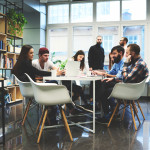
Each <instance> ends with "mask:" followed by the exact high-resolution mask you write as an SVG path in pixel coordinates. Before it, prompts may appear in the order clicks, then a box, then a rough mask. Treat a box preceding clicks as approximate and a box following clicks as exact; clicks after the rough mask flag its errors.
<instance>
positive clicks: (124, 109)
mask: <svg viewBox="0 0 150 150" xmlns="http://www.w3.org/2000/svg"><path fill="white" fill-rule="evenodd" d="M126 103H127V102H126V101H124V108H123V114H122V119H121V120H123V119H124V115H125V111H126Z"/></svg>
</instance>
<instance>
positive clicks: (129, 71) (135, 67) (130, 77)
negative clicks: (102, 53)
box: [122, 57, 149, 83]
mask: <svg viewBox="0 0 150 150" xmlns="http://www.w3.org/2000/svg"><path fill="white" fill-rule="evenodd" d="M148 73H149V71H148V68H147V65H146V63H145V62H144V61H143V59H142V58H141V57H139V58H137V59H136V61H135V63H134V64H131V65H130V66H128V63H124V67H123V71H122V75H123V82H125V83H138V82H141V81H142V80H144V79H145V77H146V76H148Z"/></svg>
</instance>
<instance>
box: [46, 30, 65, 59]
mask: <svg viewBox="0 0 150 150" xmlns="http://www.w3.org/2000/svg"><path fill="white" fill-rule="evenodd" d="M48 44H49V49H50V52H51V53H53V52H55V57H54V59H53V60H54V61H55V60H57V59H60V60H62V61H64V60H66V59H67V51H68V30H67V29H66V28H61V29H50V30H49V41H48Z"/></svg>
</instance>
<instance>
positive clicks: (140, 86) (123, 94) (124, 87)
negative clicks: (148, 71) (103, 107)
mask: <svg viewBox="0 0 150 150" xmlns="http://www.w3.org/2000/svg"><path fill="white" fill-rule="evenodd" d="M146 80H147V78H145V79H144V80H143V81H141V82H140V83H117V84H116V85H115V86H114V88H113V90H112V92H111V94H110V96H109V98H111V97H113V98H115V99H117V100H118V101H117V105H116V107H115V109H114V112H113V114H112V116H111V118H110V120H109V123H108V125H107V127H109V126H110V123H111V121H112V119H113V117H114V115H115V113H116V111H117V110H118V108H119V106H120V104H121V100H123V101H124V110H123V116H122V119H123V117H124V113H125V108H126V104H127V102H128V103H129V105H130V110H131V114H132V119H133V123H134V127H135V130H137V127H136V123H135V118H134V114H133V110H134V112H135V115H136V117H137V119H138V121H139V123H140V119H139V117H138V114H137V113H138V111H137V107H136V105H135V101H136V102H137V104H138V107H139V109H140V111H141V113H142V116H143V118H144V120H145V117H144V114H143V111H142V109H141V107H140V104H139V102H138V99H139V98H140V97H141V95H142V94H143V92H144V88H145V82H146ZM132 109H133V110H132Z"/></svg>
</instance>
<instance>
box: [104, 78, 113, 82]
mask: <svg viewBox="0 0 150 150" xmlns="http://www.w3.org/2000/svg"><path fill="white" fill-rule="evenodd" d="M113 79H114V78H105V79H103V80H102V82H104V81H106V82H110V81H112V80H113Z"/></svg>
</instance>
